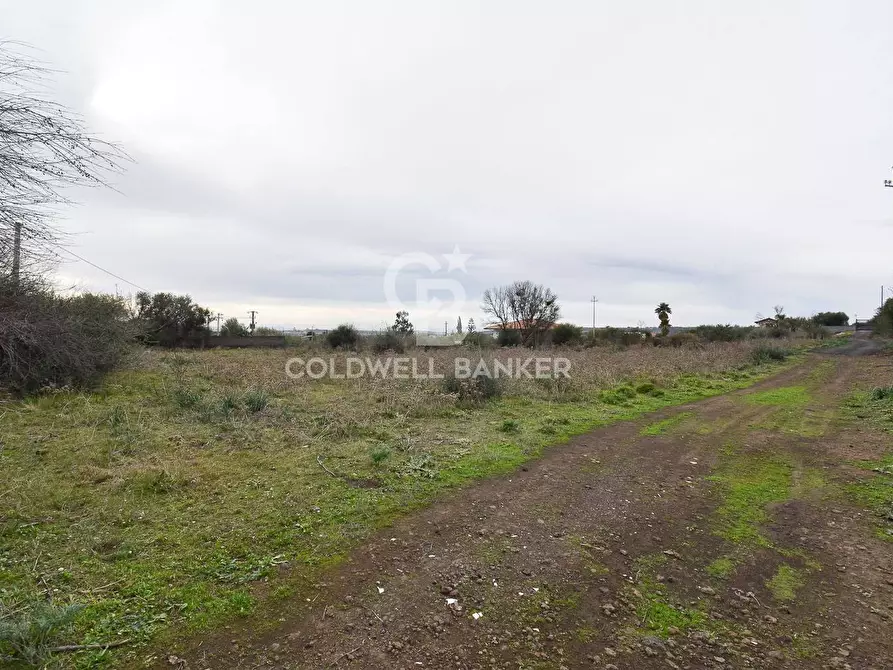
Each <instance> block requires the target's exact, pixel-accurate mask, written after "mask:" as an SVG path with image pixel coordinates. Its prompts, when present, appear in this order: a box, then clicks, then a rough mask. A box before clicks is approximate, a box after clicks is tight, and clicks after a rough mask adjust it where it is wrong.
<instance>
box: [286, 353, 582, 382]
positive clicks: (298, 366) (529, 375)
mask: <svg viewBox="0 0 893 670" xmlns="http://www.w3.org/2000/svg"><path fill="white" fill-rule="evenodd" d="M570 369H571V362H570V360H569V359H567V358H556V357H551V356H547V357H529V358H521V357H516V358H507V359H502V360H500V359H492V360H490V361H485V360H484V359H483V358H478V359H473V358H456V359H454V361H453V368H452V370H451V371H450V373H451V374H452V375H453V376H455V377H456V378H457V379H469V378H472V377H492V378H493V379H555V378H557V377H565V378H567V377H570ZM285 374H286V375H287V376H288V377H289V378H290V379H301V378H302V377H309V378H310V379H359V378H361V377H373V378H375V377H378V378H381V379H444V378H445V377H446V376H447V374H446V373H445V372H442V371H438V366H437V361H436V360H435V359H433V358H414V357H410V356H406V357H392V358H359V357H347V358H336V357H331V358H309V359H307V360H304V359H303V358H290V359H289V360H288V361H287V362H286V364H285Z"/></svg>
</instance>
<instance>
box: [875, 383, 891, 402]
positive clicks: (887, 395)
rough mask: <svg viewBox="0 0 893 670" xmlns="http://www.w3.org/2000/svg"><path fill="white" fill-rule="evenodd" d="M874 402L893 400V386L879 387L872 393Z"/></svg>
mask: <svg viewBox="0 0 893 670" xmlns="http://www.w3.org/2000/svg"><path fill="white" fill-rule="evenodd" d="M871 399H872V400H893V385H891V386H879V387H878V388H875V389H872V391H871Z"/></svg>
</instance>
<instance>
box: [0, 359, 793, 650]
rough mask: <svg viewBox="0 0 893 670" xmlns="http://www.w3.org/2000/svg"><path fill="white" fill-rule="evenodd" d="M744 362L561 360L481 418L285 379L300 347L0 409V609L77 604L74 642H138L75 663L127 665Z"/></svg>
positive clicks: (714, 381) (410, 391) (437, 405)
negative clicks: (398, 519) (394, 525)
mask: <svg viewBox="0 0 893 670" xmlns="http://www.w3.org/2000/svg"><path fill="white" fill-rule="evenodd" d="M750 350H751V346H750V345H748V344H717V345H709V346H705V347H700V348H696V349H685V348H680V349H668V348H655V347H641V348H629V349H626V350H611V349H586V350H580V351H569V352H560V353H561V355H566V356H567V357H568V358H570V359H571V378H570V380H568V381H567V382H566V383H554V382H551V381H549V380H508V381H506V382H505V383H504V386H503V389H502V391H503V393H502V396H501V397H499V398H497V399H495V400H493V401H490V402H486V403H480V404H471V405H469V404H463V403H459V402H457V398H456V397H455V396H452V395H450V394H447V393H444V390H443V383H442V382H441V381H435V380H415V381H414V380H394V379H368V378H364V379H353V380H319V381H314V380H311V379H307V378H304V379H297V380H293V379H288V378H287V377H286V375H285V364H286V361H287V360H288V359H289V358H291V357H294V356H301V357H304V358H309V357H310V356H312V355H314V354H315V353H320V352H314V351H312V350H306V349H305V350H287V351H270V350H267V351H254V350H231V351H194V352H186V353H169V352H162V351H153V352H148V353H146V355H145V356H144V358H143V359H142V361H141V362H140V363H139V364H138V365H137V366H136V367H135V368H134V369H132V370H128V371H124V372H121V373H117V374H115V375H112V376H111V377H110V378H109V379H108V380H107V381H106V383H105V384H104V386H103V388H102V389H100V390H99V391H98V392H96V393H68V392H60V393H55V394H51V395H46V396H42V397H38V398H36V399H33V400H30V401H27V402H12V401H7V402H5V403H3V404H2V405H0V467H2V468H3V472H4V477H5V481H6V484H7V485H6V486H5V487H3V491H0V495H2V496H3V497H2V499H0V500H2V503H3V511H2V516H0V540H2V541H0V595H2V598H3V600H4V602H5V604H7V605H8V606H14V607H16V608H21V607H24V606H25V604H27V603H31V602H35V601H40V600H45V599H47V598H48V597H50V596H51V597H52V598H53V600H54V602H58V603H79V604H83V605H85V608H84V609H83V610H82V611H81V613H80V614H79V615H78V619H77V621H76V622H75V628H74V629H73V631H72V633H71V635H72V636H73V639H71V640H66V642H71V643H102V642H107V641H110V640H115V639H120V638H124V637H126V638H129V639H132V640H133V644H132V645H129V646H128V647H126V648H121V649H118V650H116V651H115V652H114V654H109V655H107V656H106V657H103V658H100V657H99V656H98V655H97V654H94V653H93V652H89V651H87V652H83V653H80V654H76V655H74V656H73V659H74V662H75V663H76V664H78V665H80V666H82V667H95V665H101V664H102V663H106V664H109V663H110V664H111V665H113V666H115V667H118V666H119V665H121V664H123V663H124V661H126V660H127V658H128V657H130V658H131V659H132V658H136V657H138V656H139V655H141V654H143V653H144V652H143V650H141V649H140V646H141V645H144V644H148V643H149V642H150V641H153V640H157V639H158V636H160V635H164V634H168V633H170V631H172V630H177V631H178V632H180V633H181V634H185V633H188V632H189V631H192V630H196V629H200V628H209V627H214V626H218V625H220V623H221V622H222V621H226V620H227V619H229V618H232V617H235V616H240V615H247V614H249V613H251V612H252V611H253V610H254V609H255V608H258V607H263V606H264V600H263V599H262V598H261V597H260V596H259V595H258V594H259V591H258V590H257V589H255V588H254V586H255V585H256V584H255V583H256V582H258V581H262V580H269V582H270V583H269V588H267V589H265V590H264V593H266V594H267V595H266V596H264V597H265V598H266V597H270V595H269V594H274V595H276V596H277V597H285V596H287V595H289V594H291V593H294V592H295V591H296V590H297V591H300V588H301V586H300V585H301V584H303V583H304V581H303V580H306V579H308V578H312V577H313V575H314V574H317V573H318V571H320V570H323V569H325V567H326V566H329V565H331V564H332V563H333V562H336V561H338V560H340V559H341V557H343V556H344V555H345V552H346V551H348V550H349V549H350V548H352V547H354V546H356V545H357V544H358V543H359V542H361V541H362V540H363V538H365V537H367V536H368V535H369V534H370V533H371V532H373V531H374V530H375V529H376V528H379V527H381V526H382V525H386V524H387V523H389V522H390V521H391V520H392V519H393V518H394V517H395V516H396V515H399V514H402V513H406V511H408V510H410V509H412V508H414V507H417V506H419V505H422V504H426V503H428V502H430V501H431V499H432V498H433V497H434V496H436V495H437V494H438V493H440V492H442V491H443V490H445V489H447V488H450V487H454V486H458V485H463V484H466V483H468V482H470V481H473V480H474V479H476V478H480V477H484V476H489V475H493V474H497V473H501V472H507V471H510V470H511V469H513V468H515V467H517V466H519V465H520V464H521V463H523V462H524V461H526V460H528V459H530V458H534V457H536V456H537V455H538V454H540V453H541V452H542V450H543V449H544V448H546V447H547V446H549V445H551V444H555V443H557V442H561V441H563V440H566V439H569V438H570V437H571V436H572V435H575V434H579V433H581V432H584V431H586V430H590V429H592V428H593V427H595V426H598V425H602V424H604V423H607V422H610V421H615V420H618V419H623V418H630V417H634V416H638V415H641V414H642V413H644V412H647V411H649V410H651V409H656V408H658V407H661V406H665V405H667V404H673V403H681V402H687V401H689V400H692V399H695V398H698V397H703V396H705V395H710V394H715V393H720V392H723V391H725V390H728V389H731V388H736V387H740V386H744V385H746V384H748V383H751V382H752V381H753V380H755V379H756V378H758V377H760V376H761V375H765V374H767V373H768V372H770V371H771V370H773V369H775V368H773V367H771V366H763V367H759V368H754V367H752V366H749V361H750ZM457 354H459V355H466V354H470V357H475V356H476V355H477V354H476V353H475V352H467V351H466V350H463V351H461V352H457V351H443V350H439V351H435V352H432V353H431V356H432V357H433V358H435V359H436V367H437V368H438V369H442V370H445V369H448V368H450V367H452V361H453V359H454V358H455V356H456V355H457ZM324 355H325V356H326V357H327V358H328V357H330V356H331V357H334V358H335V359H336V360H338V361H342V362H343V360H344V357H345V354H331V353H330V352H325V353H324ZM365 355H366V354H365V353H364V354H363V356H365ZM370 355H371V354H370ZM409 355H410V356H415V357H417V358H419V357H421V358H425V359H427V356H428V354H427V353H425V352H412V353H411V354H409ZM481 355H483V356H484V358H485V359H486V360H487V361H492V359H493V357H500V358H501V359H503V360H505V358H507V357H509V356H511V357H515V356H526V355H527V353H526V352H518V351H491V350H488V351H485V352H482V354H481ZM419 368H420V369H427V361H425V362H424V363H423V364H419ZM323 466H324V467H323ZM333 475H334V476H333ZM284 561H288V562H289V564H290V565H291V566H292V569H291V570H289V571H282V570H279V569H278V568H277V566H279V565H281V564H282V563H283V562H284ZM110 659H111V660H110Z"/></svg>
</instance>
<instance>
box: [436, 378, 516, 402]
mask: <svg viewBox="0 0 893 670" xmlns="http://www.w3.org/2000/svg"><path fill="white" fill-rule="evenodd" d="M442 387H443V391H444V393H449V394H450V395H455V396H456V401H457V403H458V404H460V405H466V404H476V403H482V402H484V401H486V400H490V399H491V398H498V397H499V396H500V395H502V387H501V386H500V385H499V382H498V381H497V380H496V379H493V378H492V377H487V376H484V375H480V376H477V377H468V378H465V379H459V378H458V377H454V376H449V377H446V378H444V380H443V385H442Z"/></svg>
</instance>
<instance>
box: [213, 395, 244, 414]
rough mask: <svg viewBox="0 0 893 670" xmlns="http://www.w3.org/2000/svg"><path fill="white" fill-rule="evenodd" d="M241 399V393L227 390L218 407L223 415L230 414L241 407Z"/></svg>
mask: <svg viewBox="0 0 893 670" xmlns="http://www.w3.org/2000/svg"><path fill="white" fill-rule="evenodd" d="M240 400H241V398H239V395H238V394H237V393H236V392H235V391H227V392H226V393H224V394H223V395H222V396H221V398H220V402H219V404H218V405H217V407H218V409H219V411H220V413H221V414H222V415H223V416H229V415H230V414H232V413H233V412H234V411H235V410H237V409H239V405H240Z"/></svg>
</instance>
